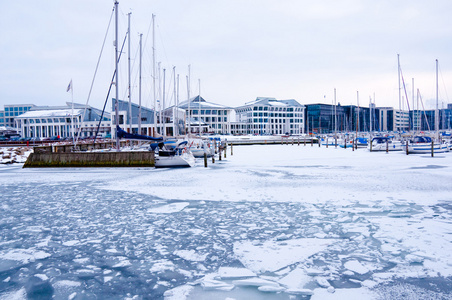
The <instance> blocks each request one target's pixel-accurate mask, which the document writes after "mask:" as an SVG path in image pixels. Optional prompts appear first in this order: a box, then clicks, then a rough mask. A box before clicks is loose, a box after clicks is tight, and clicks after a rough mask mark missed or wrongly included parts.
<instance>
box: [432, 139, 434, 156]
mask: <svg viewBox="0 0 452 300" xmlns="http://www.w3.org/2000/svg"><path fill="white" fill-rule="evenodd" d="M433 148H434V142H433V140H432V157H433V153H434V151H433Z"/></svg>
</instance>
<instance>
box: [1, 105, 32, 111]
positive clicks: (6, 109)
mask: <svg viewBox="0 0 452 300" xmlns="http://www.w3.org/2000/svg"><path fill="white" fill-rule="evenodd" d="M28 110H30V107H22V106H21V107H17V106H16V107H5V112H6V111H21V112H25V111H28Z"/></svg>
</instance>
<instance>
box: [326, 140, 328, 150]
mask: <svg viewBox="0 0 452 300" xmlns="http://www.w3.org/2000/svg"><path fill="white" fill-rule="evenodd" d="M326 147H327V148H328V138H326Z"/></svg>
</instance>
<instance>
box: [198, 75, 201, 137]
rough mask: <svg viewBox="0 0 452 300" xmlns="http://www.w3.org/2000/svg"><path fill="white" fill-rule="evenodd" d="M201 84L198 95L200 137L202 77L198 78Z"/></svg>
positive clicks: (199, 131) (199, 130)
mask: <svg viewBox="0 0 452 300" xmlns="http://www.w3.org/2000/svg"><path fill="white" fill-rule="evenodd" d="M198 86H199V96H198V126H199V129H198V133H199V137H201V79H198Z"/></svg>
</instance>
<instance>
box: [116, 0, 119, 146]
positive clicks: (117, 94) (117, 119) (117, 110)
mask: <svg viewBox="0 0 452 300" xmlns="http://www.w3.org/2000/svg"><path fill="white" fill-rule="evenodd" d="M118 5H119V2H118V1H115V70H116V78H115V90H116V101H115V123H116V124H115V125H116V126H115V136H116V151H119V136H118V132H117V131H118V130H117V128H118V126H119V108H118V106H119V104H118V98H119V74H118V71H119V70H118V69H119V68H118V56H119V52H118Z"/></svg>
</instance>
